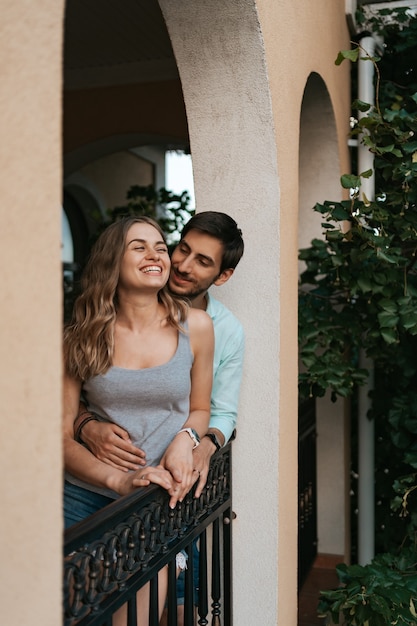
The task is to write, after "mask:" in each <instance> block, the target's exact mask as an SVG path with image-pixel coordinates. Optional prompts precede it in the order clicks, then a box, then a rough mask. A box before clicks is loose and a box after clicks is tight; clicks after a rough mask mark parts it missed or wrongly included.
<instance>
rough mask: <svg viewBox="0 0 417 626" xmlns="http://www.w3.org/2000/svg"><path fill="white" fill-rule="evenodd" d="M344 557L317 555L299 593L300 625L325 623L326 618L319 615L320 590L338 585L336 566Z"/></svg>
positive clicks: (313, 625)
mask: <svg viewBox="0 0 417 626" xmlns="http://www.w3.org/2000/svg"><path fill="white" fill-rule="evenodd" d="M341 561H342V558H337V557H336V558H335V557H333V556H332V557H331V558H323V557H321V556H319V557H317V559H316V562H315V563H314V566H313V567H312V569H311V570H310V573H309V574H308V576H307V578H306V580H305V582H304V584H303V586H302V588H301V590H300V593H299V594H298V626H317V625H323V624H324V619H323V618H319V617H318V616H317V603H318V599H319V592H320V591H321V590H322V589H333V588H335V587H338V585H339V579H338V577H337V574H336V571H335V566H336V564H337V563H340V562H341Z"/></svg>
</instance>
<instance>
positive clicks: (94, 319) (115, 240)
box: [64, 216, 189, 381]
mask: <svg viewBox="0 0 417 626" xmlns="http://www.w3.org/2000/svg"><path fill="white" fill-rule="evenodd" d="M137 223H139V224H150V225H151V226H153V227H154V228H156V230H157V231H158V232H159V234H160V235H161V237H162V239H163V240H164V241H166V240H165V235H164V233H163V231H162V229H161V228H160V226H159V224H158V223H157V222H155V221H154V220H153V219H151V218H150V217H146V216H139V217H125V218H122V219H120V220H118V221H117V222H114V223H113V224H111V225H110V226H108V227H107V228H106V230H105V231H104V232H103V233H102V234H101V235H100V237H99V238H98V239H97V241H96V243H95V244H94V246H93V248H92V250H91V255H90V258H89V260H88V262H87V265H86V267H85V270H84V272H83V276H82V279H81V287H82V293H81V294H80V295H79V296H78V298H77V299H76V301H75V304H74V309H73V314H72V319H71V322H70V323H69V324H68V325H67V326H66V328H65V329H64V360H65V368H66V372H67V374H68V375H69V376H71V377H73V378H78V379H80V380H82V381H84V380H88V379H89V378H91V377H92V376H97V375H98V374H105V373H106V372H107V370H108V369H109V368H110V367H111V365H112V360H113V351H114V326H115V321H116V313H117V285H118V282H119V273H120V265H121V262H122V258H123V255H124V253H125V250H126V236H127V232H128V230H129V228H130V227H131V226H132V225H133V224H137ZM158 300H159V301H160V302H161V303H162V304H163V305H164V306H165V309H166V312H167V316H166V320H167V322H168V323H169V324H171V325H172V326H174V327H175V328H177V329H178V330H179V331H183V328H182V326H181V323H182V322H184V321H185V320H186V319H187V314H188V308H189V307H188V304H187V303H186V302H185V301H184V300H182V299H181V298H178V297H175V296H173V295H171V294H170V293H169V291H168V288H167V286H166V285H165V286H164V287H163V288H162V289H161V290H160V291H159V293H158Z"/></svg>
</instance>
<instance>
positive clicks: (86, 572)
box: [64, 444, 233, 626]
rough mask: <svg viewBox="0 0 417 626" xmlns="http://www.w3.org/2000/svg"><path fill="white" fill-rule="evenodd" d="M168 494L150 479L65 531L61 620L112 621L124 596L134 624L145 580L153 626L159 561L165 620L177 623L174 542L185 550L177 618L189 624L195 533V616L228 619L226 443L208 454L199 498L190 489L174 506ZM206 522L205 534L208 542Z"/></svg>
mask: <svg viewBox="0 0 417 626" xmlns="http://www.w3.org/2000/svg"><path fill="white" fill-rule="evenodd" d="M168 502H169V497H168V494H167V493H166V492H165V491H164V490H163V489H161V488H159V487H157V486H150V487H148V488H146V489H143V490H141V492H138V493H134V494H131V495H129V496H126V497H123V498H120V499H118V500H116V501H115V502H114V503H112V504H110V505H109V506H107V507H105V508H103V509H101V510H100V511H98V512H97V513H95V514H94V515H91V516H90V517H89V518H87V519H86V520H84V521H82V522H80V523H78V524H75V525H74V526H72V527H71V528H70V529H68V530H67V531H65V543H64V626H74V625H75V624H77V625H78V624H79V625H80V626H81V625H87V624H88V625H89V626H93V625H107V624H109V625H111V616H112V615H113V614H114V613H115V611H117V609H118V608H119V607H121V606H122V605H123V604H125V603H128V614H129V618H128V624H129V626H131V625H132V626H134V625H135V624H136V617H135V615H136V609H135V602H136V592H137V591H138V590H139V589H140V588H141V587H143V585H145V584H146V583H147V582H148V581H151V585H150V598H151V610H150V613H151V616H150V621H149V623H150V625H154V626H157V624H158V613H157V607H156V604H157V603H156V601H155V600H156V598H157V588H158V572H159V570H161V569H162V568H163V567H165V566H166V565H168V566H169V567H168V578H169V591H168V600H167V606H168V624H169V626H176V625H177V617H176V571H175V569H176V568H175V559H176V555H177V553H179V552H180V551H181V550H186V552H187V553H188V554H189V558H188V564H187V569H186V571H185V603H184V614H185V618H184V625H185V626H192V625H193V624H194V616H193V614H194V608H193V589H192V586H193V585H192V579H193V568H194V565H193V559H192V549H193V548H192V545H193V542H194V541H195V540H199V550H200V559H199V594H198V595H199V599H198V618H197V620H198V621H197V623H198V624H199V625H201V626H204V625H206V624H208V623H209V622H208V618H209V617H210V619H211V623H212V624H220V623H222V624H224V626H231V625H232V616H231V606H232V602H231V567H232V563H231V532H232V531H231V527H232V524H231V523H230V521H231V519H233V512H232V508H231V507H232V489H231V445H230V444H228V445H227V446H225V447H224V448H223V449H222V450H221V451H220V452H217V453H216V454H215V455H214V456H213V459H212V463H211V467H210V472H209V476H208V480H207V484H206V487H205V488H204V490H203V493H202V494H201V496H200V497H199V498H198V499H197V498H195V497H194V490H191V492H190V493H189V494H188V495H187V496H186V498H185V499H184V501H183V502H182V503H179V504H178V505H177V506H176V508H175V509H174V510H171V509H170V508H169V506H168ZM208 529H210V539H211V542H207V531H208ZM208 544H209V545H211V555H209V552H208V549H207V545H208ZM209 556H211V560H210V559H209ZM209 586H210V589H209ZM210 610H211V616H209V615H208V613H209V611H210Z"/></svg>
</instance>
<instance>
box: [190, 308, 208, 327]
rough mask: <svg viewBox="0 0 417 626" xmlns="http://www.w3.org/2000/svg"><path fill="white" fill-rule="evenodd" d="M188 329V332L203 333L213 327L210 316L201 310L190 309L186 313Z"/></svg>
mask: <svg viewBox="0 0 417 626" xmlns="http://www.w3.org/2000/svg"><path fill="white" fill-rule="evenodd" d="M188 327H189V329H190V331H191V332H192V331H193V330H195V331H204V330H208V329H210V328H212V327H213V322H212V320H211V317H210V315H208V313H206V312H205V311H202V310H201V309H190V310H189V312H188Z"/></svg>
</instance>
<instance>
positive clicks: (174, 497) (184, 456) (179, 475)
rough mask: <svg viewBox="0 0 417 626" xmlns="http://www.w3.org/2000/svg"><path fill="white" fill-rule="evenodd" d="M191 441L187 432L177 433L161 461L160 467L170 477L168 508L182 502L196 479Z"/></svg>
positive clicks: (196, 473)
mask: <svg viewBox="0 0 417 626" xmlns="http://www.w3.org/2000/svg"><path fill="white" fill-rule="evenodd" d="M193 447H194V444H193V441H192V439H191V437H190V436H189V434H188V433H187V432H182V433H178V434H177V435H176V436H175V437H174V439H173V440H172V442H171V443H170V444H169V446H168V448H167V449H166V451H165V454H164V456H163V457H162V459H161V465H162V466H163V467H164V468H165V469H166V470H167V471H168V472H169V473H170V475H171V477H172V482H173V484H172V488H171V489H170V490H168V493H169V495H170V496H171V499H170V501H169V506H170V507H171V509H173V508H175V505H176V504H177V502H182V501H183V499H184V498H185V496H186V494H187V493H188V492H189V491H190V489H191V487H192V486H193V484H194V483H195V482H196V480H197V478H198V472H197V471H196V470H194V465H193Z"/></svg>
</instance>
